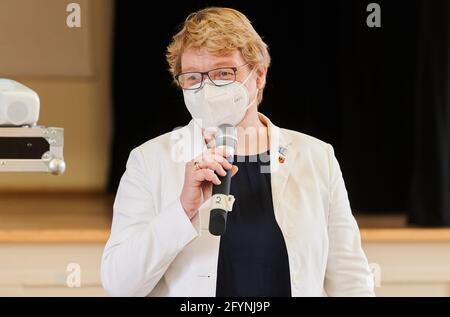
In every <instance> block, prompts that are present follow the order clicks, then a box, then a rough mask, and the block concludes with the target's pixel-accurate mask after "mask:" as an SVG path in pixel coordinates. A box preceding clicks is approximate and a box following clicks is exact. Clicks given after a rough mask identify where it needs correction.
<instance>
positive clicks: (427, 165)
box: [409, 1, 450, 226]
mask: <svg viewBox="0 0 450 317" xmlns="http://www.w3.org/2000/svg"><path fill="white" fill-rule="evenodd" d="M418 36H419V42H418V54H417V56H418V59H417V63H418V68H417V74H416V86H415V88H416V93H415V98H416V99H415V102H414V108H413V109H414V110H413V116H414V152H413V156H412V159H413V182H412V194H411V201H410V203H411V205H410V218H409V221H410V223H411V224H416V225H422V226H440V225H446V226H450V5H449V1H423V2H421V7H420V27H419V34H418Z"/></svg>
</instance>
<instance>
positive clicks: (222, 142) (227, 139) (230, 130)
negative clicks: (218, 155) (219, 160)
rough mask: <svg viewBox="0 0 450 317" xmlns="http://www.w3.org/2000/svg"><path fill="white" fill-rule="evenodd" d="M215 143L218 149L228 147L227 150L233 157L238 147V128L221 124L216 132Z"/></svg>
mask: <svg viewBox="0 0 450 317" xmlns="http://www.w3.org/2000/svg"><path fill="white" fill-rule="evenodd" d="M215 143H216V147H221V146H225V147H227V150H228V151H229V152H231V153H230V154H231V155H233V154H234V151H235V150H236V145H237V131H236V128H235V127H234V126H233V125H231V124H228V123H224V124H221V125H220V126H219V127H218V129H217V132H216V137H215Z"/></svg>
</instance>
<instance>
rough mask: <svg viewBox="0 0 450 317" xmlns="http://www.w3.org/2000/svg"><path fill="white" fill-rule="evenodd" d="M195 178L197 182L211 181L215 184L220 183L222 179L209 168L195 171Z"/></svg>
mask: <svg viewBox="0 0 450 317" xmlns="http://www.w3.org/2000/svg"><path fill="white" fill-rule="evenodd" d="M194 179H195V180H196V181H197V182H204V181H209V182H211V183H213V184H215V185H220V183H221V181H220V180H219V177H217V175H216V174H215V173H214V172H213V171H212V170H209V169H201V170H198V171H196V172H195V173H194Z"/></svg>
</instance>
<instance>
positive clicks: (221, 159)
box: [213, 154, 232, 170]
mask: <svg viewBox="0 0 450 317" xmlns="http://www.w3.org/2000/svg"><path fill="white" fill-rule="evenodd" d="M213 159H214V160H215V161H216V162H219V163H220V165H222V167H223V168H224V169H227V170H229V169H231V166H232V165H231V163H230V162H228V161H227V160H226V159H225V158H224V157H223V156H221V155H219V154H213Z"/></svg>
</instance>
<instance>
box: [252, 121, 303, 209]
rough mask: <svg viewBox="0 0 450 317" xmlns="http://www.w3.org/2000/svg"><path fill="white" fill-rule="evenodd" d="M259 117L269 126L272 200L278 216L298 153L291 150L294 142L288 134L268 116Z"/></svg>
mask: <svg viewBox="0 0 450 317" xmlns="http://www.w3.org/2000/svg"><path fill="white" fill-rule="evenodd" d="M259 117H260V119H261V121H263V122H264V123H265V124H266V125H267V127H268V132H269V142H270V172H271V187H272V200H273V207H274V210H275V215H277V214H278V213H277V211H278V209H279V205H280V202H281V200H282V198H283V192H284V190H285V187H286V184H287V181H288V179H289V175H290V174H291V171H292V166H293V163H294V162H295V160H296V159H297V155H298V152H297V151H294V150H292V149H291V144H292V140H291V138H290V137H289V136H288V135H287V134H286V133H284V132H283V131H282V130H281V129H280V128H279V127H277V126H276V125H274V124H273V123H272V122H270V120H269V119H268V118H267V117H266V116H264V115H262V114H259Z"/></svg>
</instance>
